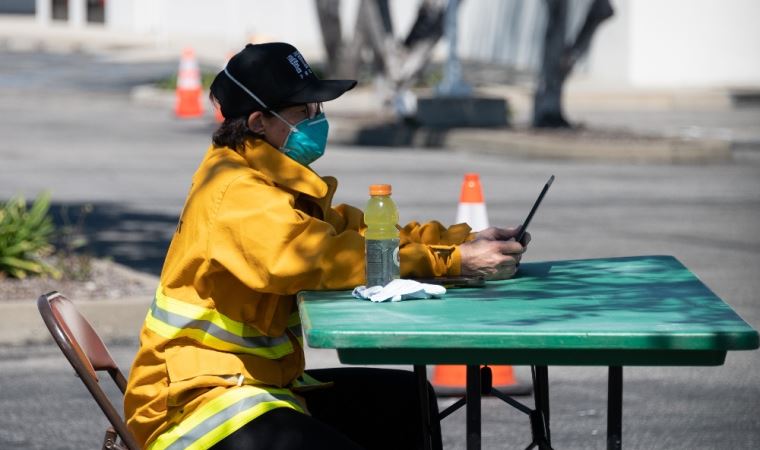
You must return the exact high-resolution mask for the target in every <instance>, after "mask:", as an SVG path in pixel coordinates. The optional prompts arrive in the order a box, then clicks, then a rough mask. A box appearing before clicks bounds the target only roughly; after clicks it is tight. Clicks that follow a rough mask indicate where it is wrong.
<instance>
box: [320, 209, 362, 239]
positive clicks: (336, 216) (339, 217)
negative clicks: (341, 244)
mask: <svg viewBox="0 0 760 450" xmlns="http://www.w3.org/2000/svg"><path fill="white" fill-rule="evenodd" d="M325 221H327V222H329V223H330V224H331V225H332V226H333V227H335V231H337V232H338V233H341V232H343V231H346V230H354V231H358V232H359V233H361V235H362V236H363V235H364V230H366V229H367V225H366V224H365V223H364V213H363V212H362V210H361V209H359V208H355V207H353V206H351V205H346V204H344V203H342V204H340V205H338V206H336V207H335V208H332V209H329V210H328V211H327V213H326V217H325Z"/></svg>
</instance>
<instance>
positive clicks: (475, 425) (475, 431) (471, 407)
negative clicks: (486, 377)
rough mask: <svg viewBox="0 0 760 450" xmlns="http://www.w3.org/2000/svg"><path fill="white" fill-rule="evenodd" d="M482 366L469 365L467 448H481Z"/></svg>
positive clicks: (469, 449)
mask: <svg viewBox="0 0 760 450" xmlns="http://www.w3.org/2000/svg"><path fill="white" fill-rule="evenodd" d="M480 396H481V393H480V366H479V365H475V366H467V450H479V449H480Z"/></svg>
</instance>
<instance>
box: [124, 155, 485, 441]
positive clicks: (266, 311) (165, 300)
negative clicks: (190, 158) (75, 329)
mask: <svg viewBox="0 0 760 450" xmlns="http://www.w3.org/2000/svg"><path fill="white" fill-rule="evenodd" d="M336 188H337V181H336V180H335V179H334V178H332V177H324V178H321V177H320V176H318V175H317V174H316V173H314V172H313V171H312V170H311V169H309V168H307V167H304V166H302V165H300V164H299V163H297V162H295V161H293V160H292V159H290V158H288V157H287V156H285V155H284V154H282V153H281V152H280V151H278V150H277V149H275V148H274V147H272V146H270V145H269V144H267V143H266V142H264V141H262V140H250V141H248V142H247V143H246V146H245V148H244V150H242V151H240V152H236V151H234V150H231V149H229V148H219V147H213V146H212V147H211V148H209V150H208V152H207V153H206V155H205V157H204V159H203V161H202V162H201V164H200V167H199V168H198V170H197V171H196V173H195V175H194V176H193V179H192V186H191V188H190V193H189V195H188V198H187V200H186V202H185V206H184V208H183V211H182V215H181V217H180V220H179V224H178V226H177V230H176V232H175V235H174V237H173V239H172V242H171V245H170V247H169V251H168V253H167V255H166V260H165V262H164V267H163V271H162V273H161V278H160V285H159V286H158V289H157V291H156V296H155V298H154V301H153V303H152V305H151V307H150V310H149V312H148V315H147V317H146V319H145V323H144V325H143V328H142V330H141V333H140V349H139V351H138V353H137V356H136V357H135V360H134V363H133V366H132V370H131V372H130V377H129V383H128V387H127V393H126V395H125V399H124V410H125V417H126V418H127V423H128V425H129V428H130V429H131V431H132V432H133V433H134V435H135V436H136V438H137V440H138V442H140V443H141V444H142V445H143V446H144V447H146V448H151V449H155V450H158V449H174V448H207V447H209V446H211V445H213V444H214V443H216V442H218V441H219V440H221V439H223V438H224V437H226V436H227V435H229V434H231V433H232V432H234V431H235V430H237V429H238V428H239V427H241V426H243V425H244V424H245V423H247V422H248V421H250V420H253V419H255V418H256V417H258V416H259V415H261V414H263V413H264V412H266V411H268V410H270V409H272V408H278V407H290V408H294V409H296V410H299V411H303V406H302V404H301V403H300V402H299V401H298V399H297V397H295V395H294V391H297V388H298V386H299V385H301V384H302V383H303V380H302V378H301V377H302V375H303V370H304V354H303V348H302V338H301V328H300V321H299V319H298V311H297V307H296V301H295V294H296V293H297V292H298V291H300V290H305V289H308V290H319V289H349V288H353V287H355V286H357V285H360V284H363V283H364V238H363V233H364V227H365V225H364V221H363V215H362V212H361V211H360V210H358V209H356V208H353V207H351V206H347V205H340V206H338V207H336V208H332V207H331V201H332V198H333V194H334V193H335V190H336ZM469 231H470V229H469V227H467V226H466V225H455V226H453V227H451V228H449V229H445V228H444V227H443V226H441V225H440V224H439V223H437V222H431V223H427V224H424V225H420V224H418V223H410V224H409V225H407V226H406V227H404V228H403V230H402V231H401V241H400V242H401V243H400V246H401V248H400V255H401V275H402V277H409V276H440V275H446V274H449V275H458V274H459V268H460V260H459V250H458V247H456V245H457V244H460V243H462V242H463V241H465V240H467V239H469Z"/></svg>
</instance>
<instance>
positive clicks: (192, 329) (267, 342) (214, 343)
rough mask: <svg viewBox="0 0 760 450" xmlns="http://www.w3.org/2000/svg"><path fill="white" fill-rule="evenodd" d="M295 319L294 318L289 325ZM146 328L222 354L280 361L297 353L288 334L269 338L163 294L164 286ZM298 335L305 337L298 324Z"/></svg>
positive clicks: (236, 322) (210, 310) (199, 307)
mask: <svg viewBox="0 0 760 450" xmlns="http://www.w3.org/2000/svg"><path fill="white" fill-rule="evenodd" d="M297 318H298V317H297V314H296V319H297ZM291 319H292V315H291V317H289V320H288V322H289V323H290V321H291ZM145 325H146V327H147V328H148V329H150V330H152V331H153V332H155V333H157V334H158V335H160V336H163V337H164V338H166V339H174V338H177V337H189V338H191V339H194V340H196V341H198V342H200V343H202V344H203V345H205V346H207V347H210V348H214V349H217V350H221V351H227V352H235V353H246V354H252V355H257V356H261V357H264V358H269V359H279V358H282V357H283V356H286V355H288V354H290V353H292V352H293V344H292V343H291V342H290V339H289V338H288V336H287V335H285V334H283V335H281V336H275V337H271V336H265V335H263V334H261V333H260V332H258V331H257V330H256V329H255V328H254V327H251V326H249V325H246V324H244V323H242V322H238V321H235V320H232V319H230V318H229V317H227V316H225V315H223V314H221V313H219V312H218V311H216V310H213V309H209V308H203V307H201V306H198V305H193V304H190V303H187V302H183V301H181V300H176V299H173V298H171V297H168V296H166V295H164V294H163V293H162V292H161V287H159V289H158V291H157V292H156V297H155V298H154V301H153V304H152V305H151V307H150V310H149V311H148V315H147V317H146V319H145ZM295 334H296V335H300V334H301V331H300V325H297V331H296V332H295Z"/></svg>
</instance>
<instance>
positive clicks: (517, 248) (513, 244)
mask: <svg viewBox="0 0 760 450" xmlns="http://www.w3.org/2000/svg"><path fill="white" fill-rule="evenodd" d="M493 244H494V247H496V250H497V251H498V252H499V253H501V254H503V255H518V254H522V253H523V252H524V251H525V247H523V246H522V245H521V244H520V243H519V242H517V241H494V243H493Z"/></svg>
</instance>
